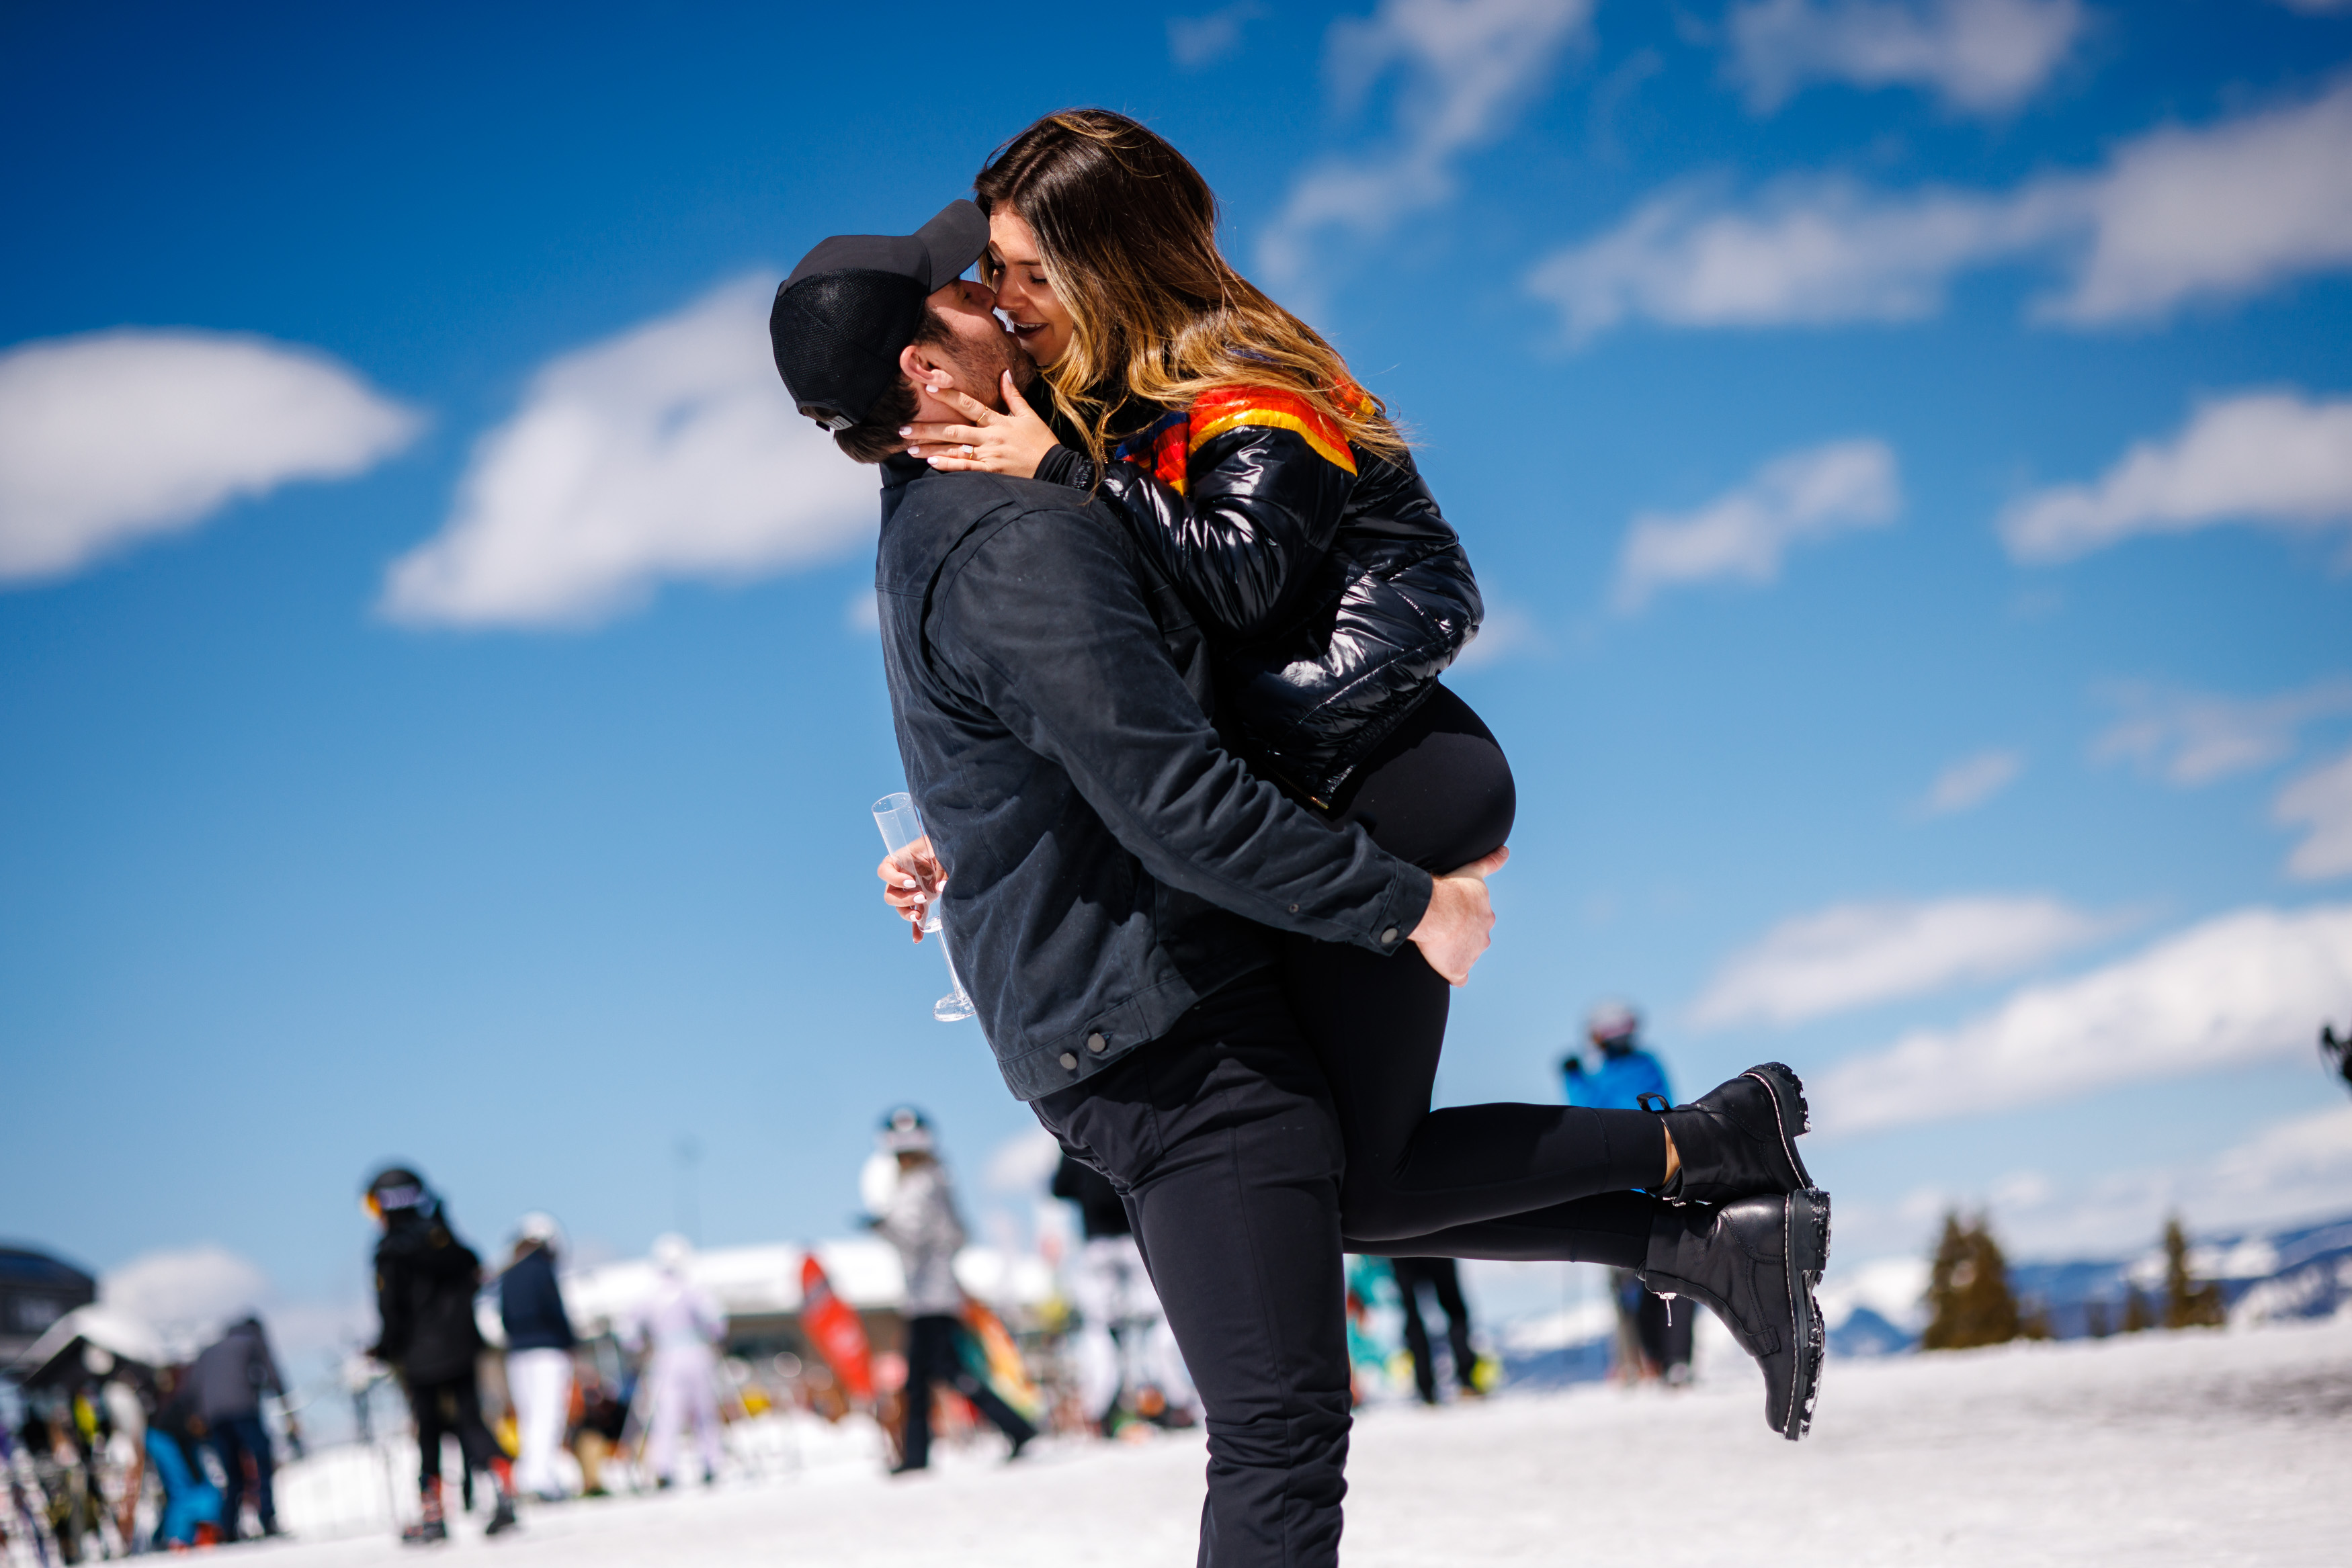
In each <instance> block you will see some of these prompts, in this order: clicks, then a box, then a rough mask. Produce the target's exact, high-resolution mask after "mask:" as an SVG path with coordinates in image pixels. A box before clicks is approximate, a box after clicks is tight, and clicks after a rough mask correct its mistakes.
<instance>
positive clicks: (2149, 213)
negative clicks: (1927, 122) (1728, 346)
mask: <svg viewBox="0 0 2352 1568" xmlns="http://www.w3.org/2000/svg"><path fill="white" fill-rule="evenodd" d="M2028 259H2041V260H2045V261H2050V262H2053V263H2054V264H2055V265H2056V266H2057V267H2058V268H2059V269H2060V272H2061V275H2062V277H2063V283H2062V286H2061V287H2060V288H2059V289H2058V290H2057V292H2055V293H2054V294H2052V295H2050V296H2047V297H2045V298H2042V299H2041V300H2040V301H2038V302H2037V304H2036V305H2035V307H2034V313H2035V314H2036V315H2037V316H2038V317H2040V318H2041V319H2045V320H2052V321H2060V322H2064V323H2068V324H2071V325H2074V326H2079V327H2096V326H2105V325H2109V324H2113V323H2117V322H2126V321H2139V320H2147V319H2158V318H2161V317H2164V316H2168V315H2169V314H2171V313H2172V312H2173V311H2175V310H2178V309H2179V308H2182V307H2183V306H2186V305H2189V304H2192V303H2196V302H2199V301H2210V300H2224V299H2231V298H2242V297H2244V296H2247V295H2251V294H2254V293H2257V292H2259V291H2261V290H2263V289H2264V288H2268V287H2273V286H2275V285H2277V284H2280V283H2283V282H2284V281H2286V280H2288V279H2290V278H2294V277H2300V276H2304V275H2307V274H2312V273H2318V272H2326V271H2333V270H2336V269H2339V268H2342V267H2345V266H2347V264H2352V85H2347V86H2339V87H2337V88H2336V89H2333V90H2331V91H2329V92H2328V93H2326V95H2325V96H2323V97H2321V98H2319V99H2315V100H2314V101H2311V102H2309V103H2305V104H2300V105H2294V106H2290V107H2288V108H2284V109H2279V110H2271V111H2269V112H2266V113H2258V114H2252V115H2247V116H2244V117H2242V118H2240V119H2236V120H2225V121H2222V122H2221V123H2219V124H2216V125H2211V126H2207V127H2203V128H2200V129H2195V130H2188V129H2179V128H2168V129H2164V130H2159V131H2152V132H2150V133H2148V134H2147V135H2144V136H2141V137H2139V138H2138V139H2137V140H2136V141H2128V142H2126V143H2125V144H2123V145H2122V146H2121V147H2119V148H2118V149H2117V150H2116V152H2115V153H2114V155H2113V156H2112V157H2111V158H2110V160H2109V161H2108V162H2107V165H2106V166H2105V168H2104V169H2101V170H2099V171H2096V172H2092V173H2088V174H2072V173H2066V174H2050V175H2044V176H2042V177H2041V178H2038V179H2035V180H2032V181H2029V182H2027V183H2024V184H2023V185H2021V186H2019V187H2017V188H2016V189H2014V190H2011V191H2008V192H1969V191H1955V190H1920V191H1913V192H1907V193H1888V192H1884V191H1876V190H1873V189H1871V188H1869V187H1867V186H1864V185H1863V184H1860V183H1856V182H1854V181H1852V180H1847V179H1838V178H1812V179H1791V180H1786V181H1782V182H1780V183H1776V184H1774V185H1771V186H1769V187H1768V188H1766V189H1765V190H1763V191H1762V192H1760V193H1758V194H1756V195H1755V196H1753V197H1752V198H1748V199H1741V198H1739V197H1738V196H1736V195H1735V194H1733V193H1731V191H1730V190H1729V189H1728V188H1727V186H1725V185H1724V184H1722V183H1696V184H1690V185H1685V186H1683V187H1681V188H1679V189H1676V190H1672V191H1668V192H1666V193H1664V194H1661V195H1658V196H1655V197H1654V198H1652V199H1651V200H1650V201H1648V202H1647V203H1645V204H1643V205H1642V206H1641V207H1639V208H1637V209H1636V210H1635V211H1634V212H1633V214H1631V215H1630V216H1629V217H1627V218H1626V219H1625V220H1624V221H1623V222H1622V223H1621V224H1620V225H1618V226H1617V227H1616V228H1614V229H1612V230H1611V231H1609V232H1608V233H1606V234H1602V235H1598V236H1597V237H1595V238H1593V239H1591V240H1587V241H1584V242H1582V243H1581V244H1578V245H1574V246H1568V247H1566V248H1564V249H1562V250H1559V251H1558V252H1556V253H1554V254H1553V255H1552V256H1550V257H1549V258H1548V259H1546V260H1545V261H1543V262H1542V263H1541V264H1539V265H1538V267H1536V268H1535V269H1534V271H1532V272H1531V273H1530V274H1529V276H1528V287H1529V289H1530V290H1531V291H1532V292H1533V293H1534V294H1535V295H1537V296H1538V298H1543V299H1546V300H1549V302H1551V303H1552V304H1553V305H1555V306H1557V307H1558V308H1559V312H1560V317H1561V320H1562V323H1563V325H1564V326H1565V327H1566V329H1567V330H1568V333H1569V336H1570V339H1571V340H1577V341H1581V340H1587V339H1590V338H1591V337H1592V336H1594V335H1595V334H1597V333H1600V332H1603V331H1606V330H1608V329H1610V328H1612V327H1615V326H1617V325H1620V324H1621V323H1622V322H1624V321H1626V320H1629V319H1634V318H1646V319H1650V320H1653V321H1656V322H1660V323H1662V324H1664V325H1666V326H1672V327H1691V328H1720V327H1776V326H1817V325H1824V324H1829V323H1834V322H1849V321H1902V320H1910V319H1917V318H1920V317H1925V316H1930V315H1933V314H1935V313H1936V312H1937V311H1939V310H1940V309H1942V308H1943V304H1944V298H1945V293H1946V290H1947V288H1948V286H1949V284H1950V282H1951V280H1952V279H1953V277H1956V276H1957V275H1958V274H1959V273H1961V272H1962V271H1964V270H1967V269H1969V268H1971V267H1985V266H1990V265H1993V264H1996V263H2007V262H2014V261H2020V260H2028Z"/></svg>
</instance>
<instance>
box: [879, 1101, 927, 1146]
mask: <svg viewBox="0 0 2352 1568" xmlns="http://www.w3.org/2000/svg"><path fill="white" fill-rule="evenodd" d="M875 1141H876V1142H877V1143H878V1144H880V1145H882V1148H883V1150H884V1152H885V1153H887V1154H893V1155H928V1154H929V1153H930V1152H931V1149H932V1143H931V1124H930V1123H929V1120H927V1119H926V1118H925V1117H924V1115H923V1113H921V1112H920V1111H918V1110H916V1109H915V1108H914V1107H913V1106H912V1105H901V1106H899V1107H898V1109H897V1110H895V1111H892V1112H891V1113H889V1114H888V1115H887V1116H885V1117H883V1118H882V1130H881V1132H879V1133H877V1134H875Z"/></svg>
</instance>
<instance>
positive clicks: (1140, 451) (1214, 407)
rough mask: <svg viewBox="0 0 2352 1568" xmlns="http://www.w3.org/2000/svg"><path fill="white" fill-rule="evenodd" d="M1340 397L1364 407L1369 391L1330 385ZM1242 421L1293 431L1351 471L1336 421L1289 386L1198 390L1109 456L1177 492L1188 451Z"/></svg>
mask: <svg viewBox="0 0 2352 1568" xmlns="http://www.w3.org/2000/svg"><path fill="white" fill-rule="evenodd" d="M1334 392H1335V394H1336V396H1337V398H1338V399H1339V401H1340V402H1346V403H1348V404H1349V406H1351V407H1355V408H1365V407H1367V406H1368V405H1370V403H1371V398H1370V394H1368V393H1367V392H1364V390H1363V389H1362V388H1361V387H1359V386H1357V385H1355V384H1354V383H1353V382H1343V383H1341V384H1340V385H1339V387H1337V388H1335V389H1334ZM1244 425H1255V426H1259V427H1262V428H1269V429H1275V430H1289V431H1296V432H1297V434H1298V435H1299V436H1300V438H1301V439H1303V440H1304V441H1305V442H1306V443H1307V445H1309V446H1311V447H1313V448H1314V449H1315V451H1316V453H1317V454H1318V455H1320V456H1321V457H1322V458H1323V459H1324V460H1325V461H1326V462H1328V463H1334V464H1337V465H1339V466H1340V467H1341V468H1344V469H1346V470H1347V471H1348V472H1349V473H1350V474H1353V473H1354V472H1355V471H1356V455H1355V453H1354V452H1353V451H1351V450H1350V449H1349V445H1348V433H1347V431H1346V430H1344V429H1343V428H1341V426H1340V424H1339V421H1338V420H1336V419H1333V418H1332V417H1331V416H1330V415H1329V414H1328V413H1324V412H1323V411H1322V410H1321V409H1318V408H1317V407H1316V406H1315V405H1314V403H1312V402H1309V401H1307V399H1306V398H1305V397H1302V396H1301V395H1300V394H1299V393H1298V392H1296V391H1295V390H1293V389H1291V388H1289V387H1272V386H1225V387H1217V388H1214V389H1213V390H1211V391H1209V392H1203V393H1202V394H1201V396H1200V398H1199V400H1198V401H1196V402H1194V403H1193V404H1192V407H1191V408H1186V409H1177V410H1175V411H1174V412H1172V413H1164V414H1162V415H1160V418H1158V419H1157V420H1155V421H1153V422H1152V423H1150V424H1149V425H1147V426H1145V427H1144V428H1143V429H1141V430H1139V431H1138V432H1136V434H1133V435H1130V436H1129V437H1128V438H1127V439H1126V440H1125V441H1122V442H1120V443H1119V444H1118V445H1117V446H1114V447H1112V448H1111V454H1110V455H1111V461H1112V462H1114V463H1132V464H1134V465H1136V466H1137V467H1139V468H1140V469H1142V470H1143V471H1144V472H1145V473H1147V474H1149V475H1150V476H1152V477H1153V478H1154V479H1157V480H1159V481H1160V483H1161V484H1163V485H1165V486H1168V487H1169V488H1170V489H1171V490H1173V491H1175V492H1176V493H1177V494H1178V495H1180V496H1181V495H1183V494H1184V492H1185V486H1186V484H1187V482H1188V481H1189V479H1190V478H1191V467H1192V454H1194V453H1195V452H1198V451H1199V450H1200V449H1201V448H1202V445H1203V444H1206V443H1208V442H1210V441H1213V440H1214V439H1215V438H1216V437H1218V436H1220V435H1223V434H1225V433H1226V432H1227V431H1229V430H1238V429H1240V428H1241V427H1243V426H1244Z"/></svg>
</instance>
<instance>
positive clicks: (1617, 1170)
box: [1283, 686, 1666, 1267]
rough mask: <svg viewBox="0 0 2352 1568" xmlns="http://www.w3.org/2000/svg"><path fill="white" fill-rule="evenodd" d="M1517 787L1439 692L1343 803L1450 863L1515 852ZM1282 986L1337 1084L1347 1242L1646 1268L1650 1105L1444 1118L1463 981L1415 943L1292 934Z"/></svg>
mask: <svg viewBox="0 0 2352 1568" xmlns="http://www.w3.org/2000/svg"><path fill="white" fill-rule="evenodd" d="M1516 810H1517V792H1516V789H1514V787H1513V785H1512V782H1511V768H1510V764H1509V763H1508V762H1507V760H1505V758H1504V757H1503V748H1502V747H1500V746H1499V745H1497V744H1496V740H1495V737H1494V736H1493V735H1492V734H1491V733H1490V732H1489V731H1488V730H1487V728H1486V726H1485V725H1484V724H1482V723H1480V722H1479V719H1478V716H1477V715H1476V714H1475V713H1473V712H1471V711H1470V707H1469V705H1468V704H1466V703H1465V702H1463V700H1462V699H1461V698H1460V697H1457V696H1455V695H1454V694H1453V693H1452V692H1450V691H1447V690H1446V689H1445V688H1444V686H1439V687H1438V688H1437V689H1436V690H1435V691H1434V692H1433V693H1432V694H1431V695H1430V696H1429V697H1428V699H1427V700H1426V701H1424V702H1423V704H1422V705H1421V706H1420V707H1418V708H1417V709H1415V710H1414V711H1413V713H1412V716H1411V717H1409V718H1408V719H1407V720H1406V721H1405V722H1404V724H1403V725H1402V726H1401V727H1399V728H1398V729H1397V731H1396V733H1394V734H1393V735H1391V736H1390V737H1388V738H1387V739H1386V740H1384V741H1382V742H1381V745H1380V747H1378V748H1377V749H1376V750H1374V751H1373V752H1372V754H1371V755H1370V757H1368V758H1365V760H1364V762H1363V764H1362V765H1361V766H1360V767H1359V768H1357V770H1356V772H1355V773H1354V775H1352V776H1351V777H1350V779H1349V783H1348V787H1347V788H1346V789H1344V790H1343V791H1342V792H1341V793H1340V795H1339V798H1338V799H1337V800H1335V801H1334V802H1333V808H1332V812H1331V815H1332V818H1333V820H1334V821H1340V822H1356V823H1359V824H1360V825H1361V826H1362V827H1363V828H1364V830H1365V831H1367V832H1369V833H1370V834H1371V836H1372V841H1373V842H1375V843H1377V844H1379V845H1380V846H1381V848H1382V849H1384V850H1387V851H1388V852H1390V853H1391V854H1393V855H1395V856H1396V857H1397V858H1398V859H1400V860H1406V861H1410V862H1412V863H1413V864H1415V865H1417V866H1420V867H1421V868H1422V869H1423V870H1424V871H1430V872H1441V873H1442V872H1448V871H1452V870H1454V868H1455V867H1457V866H1462V865H1466V864H1468V863H1469V862H1472V861H1475V860H1476V859H1477V858H1478V857H1479V856H1481V855H1484V854H1486V853H1488V852H1491V851H1493V850H1495V849H1496V848H1497V847H1498V846H1500V845H1501V844H1502V843H1503V841H1505V839H1507V837H1508V836H1509V834H1510V831H1511V821H1512V818H1513V816H1514V814H1515V812H1516ZM1283 970H1284V988H1285V989H1286V992H1287V994H1288V997H1289V1000H1290V1005H1291V1009H1292V1010H1293V1011H1294V1012H1295V1013H1296V1014H1297V1018H1298V1022H1299V1027H1300V1028H1301V1030H1303V1031H1304V1032H1305V1034H1306V1035H1307V1040H1308V1041H1309V1042H1310V1043H1311V1044H1312V1045H1313V1046H1314V1048H1315V1053H1316V1056H1317V1057H1318V1059H1319V1060H1320V1061H1321V1062H1322V1065H1323V1071H1324V1074H1325V1076H1326V1077H1328V1079H1329V1081H1330V1084H1331V1094H1332V1099H1333V1100H1334V1102H1335V1103H1336V1104H1337V1107H1338V1110H1339V1125H1340V1129H1341V1133H1342V1134H1343V1136H1344V1137H1345V1139H1346V1141H1347V1148H1348V1164H1347V1175H1346V1177H1345V1179H1344V1182H1343V1184H1342V1186H1341V1189H1340V1198H1339V1207H1340V1217H1341V1223H1342V1226H1343V1228H1344V1229H1345V1231H1346V1236H1347V1245H1348V1248H1349V1250H1350V1251H1355V1252H1367V1253H1374V1254H1387V1255H1390V1256H1418V1257H1455V1258H1509V1259H1536V1260H1540V1259H1576V1260H1585V1261H1591V1262H1608V1263H1616V1264H1620V1265H1621V1266H1627V1267H1630V1266H1633V1265H1635V1264H1638V1263H1639V1262H1640V1260H1641V1256H1642V1249H1641V1245H1640V1239H1643V1238H1646V1237H1647V1235H1648V1233H1649V1217H1650V1214H1651V1213H1652V1211H1653V1209H1654V1203H1653V1201H1652V1200H1651V1199H1649V1198H1647V1197H1643V1196H1642V1195H1641V1194H1639V1193H1634V1192H1630V1191H1628V1190H1627V1189H1628V1188H1633V1187H1647V1186H1655V1185H1656V1184H1657V1181H1658V1179H1659V1177H1660V1176H1661V1175H1662V1174H1663V1173H1664V1167H1665V1159H1666V1145H1665V1134H1664V1130H1663V1129H1662V1127H1661V1126H1660V1124H1659V1121H1658V1118H1657V1117H1655V1116H1653V1115H1650V1114H1648V1113H1645V1112H1641V1111H1594V1110H1587V1109H1582V1108H1580V1107H1576V1106H1570V1105H1520V1104H1507V1103H1506V1104H1491V1105H1456V1106H1449V1107H1447V1108H1446V1109H1444V1110H1440V1111H1433V1110H1431V1109H1430V1106H1429V1098H1430V1093H1431V1091H1432V1089H1433V1087H1434V1086H1435V1083H1436V1082H1437V1059H1438V1054H1439V1052H1440V1051H1442V1050H1443V1049H1444V1044H1445V1012H1446V1007H1447V1003H1448V1000H1449V994H1448V993H1449V992H1450V990H1451V989H1452V988H1450V987H1449V986H1447V985H1446V983H1445V981H1444V978H1442V977H1440V976H1439V975H1438V973H1437V971H1435V970H1434V969H1432V968H1431V967H1429V965H1428V964H1427V963H1426V962H1424V961H1423V958H1422V956H1421V950H1420V949H1419V948H1417V947H1413V946H1406V947H1405V949H1404V950H1403V951H1402V952H1400V953H1397V954H1395V955H1393V956H1383V955H1381V954H1377V953H1370V952H1367V951H1365V950H1364V949H1362V948H1360V947H1351V946H1343V945H1341V944H1339V943H1332V942H1318V941H1315V940H1313V939H1312V938H1309V937H1305V936H1287V937H1286V938H1285V939H1284V964H1283Z"/></svg>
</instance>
